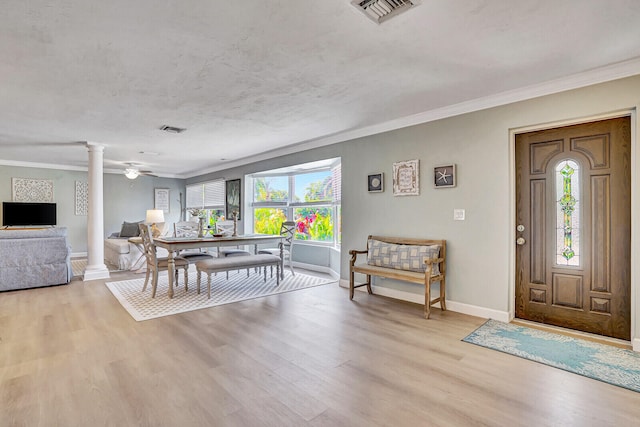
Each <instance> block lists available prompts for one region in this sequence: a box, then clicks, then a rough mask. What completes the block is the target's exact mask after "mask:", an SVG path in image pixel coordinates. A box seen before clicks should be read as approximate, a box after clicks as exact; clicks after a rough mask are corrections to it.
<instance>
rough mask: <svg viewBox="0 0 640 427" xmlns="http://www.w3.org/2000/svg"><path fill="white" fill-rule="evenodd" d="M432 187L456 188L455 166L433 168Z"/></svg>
mask: <svg viewBox="0 0 640 427" xmlns="http://www.w3.org/2000/svg"><path fill="white" fill-rule="evenodd" d="M433 186H434V187H435V188H450V187H455V186H456V165H445V166H436V167H434V168H433Z"/></svg>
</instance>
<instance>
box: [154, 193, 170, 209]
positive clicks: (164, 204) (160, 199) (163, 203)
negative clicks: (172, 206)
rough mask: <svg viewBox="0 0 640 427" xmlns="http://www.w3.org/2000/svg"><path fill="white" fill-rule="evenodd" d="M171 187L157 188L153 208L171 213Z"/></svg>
mask: <svg viewBox="0 0 640 427" xmlns="http://www.w3.org/2000/svg"><path fill="white" fill-rule="evenodd" d="M169 191H170V190H169V189H168V188H156V189H155V191H154V198H153V208H154V209H158V210H161V211H163V212H164V213H169Z"/></svg>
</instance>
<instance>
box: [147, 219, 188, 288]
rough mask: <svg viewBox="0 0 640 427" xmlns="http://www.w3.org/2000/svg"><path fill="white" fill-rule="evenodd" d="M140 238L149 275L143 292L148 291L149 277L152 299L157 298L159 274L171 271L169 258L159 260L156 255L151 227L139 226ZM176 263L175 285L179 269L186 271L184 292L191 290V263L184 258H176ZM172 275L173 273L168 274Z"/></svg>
mask: <svg viewBox="0 0 640 427" xmlns="http://www.w3.org/2000/svg"><path fill="white" fill-rule="evenodd" d="M139 227H140V237H141V238H142V246H143V248H144V256H145V258H146V259H147V273H146V276H145V278H144V286H143V287H142V292H144V291H145V290H146V289H147V283H149V277H151V298H155V297H156V289H157V287H158V272H159V271H163V270H168V269H169V259H168V258H167V257H161V258H159V257H158V256H157V255H156V245H155V244H154V243H153V237H152V236H151V227H150V226H149V225H148V224H139ZM173 259H174V262H175V266H176V267H175V272H174V273H175V275H176V277H175V283H176V284H177V283H178V269H179V268H182V269H184V290H185V291H187V290H189V287H188V286H189V273H188V271H189V262H188V261H187V260H186V259H184V258H182V257H179V256H177V257H174V258H173ZM167 273H168V274H172V273H171V272H167Z"/></svg>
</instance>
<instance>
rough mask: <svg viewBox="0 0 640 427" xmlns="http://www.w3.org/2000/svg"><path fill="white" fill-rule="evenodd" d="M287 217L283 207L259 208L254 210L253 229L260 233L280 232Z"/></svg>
mask: <svg viewBox="0 0 640 427" xmlns="http://www.w3.org/2000/svg"><path fill="white" fill-rule="evenodd" d="M286 220H287V217H286V215H285V213H284V211H283V210H282V209H275V208H259V209H254V211H253V221H254V222H253V229H254V231H255V232H256V233H260V234H280V226H281V225H282V223H283V222H284V221H286Z"/></svg>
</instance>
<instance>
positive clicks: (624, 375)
mask: <svg viewBox="0 0 640 427" xmlns="http://www.w3.org/2000/svg"><path fill="white" fill-rule="evenodd" d="M462 341H464V342H468V343H471V344H476V345H479V346H482V347H486V348H490V349H493V350H498V351H502V352H504V353H508V354H512V355H514V356H519V357H522V358H525V359H529V360H533V361H535V362H539V363H544V364H545V365H549V366H554V367H556V368H560V369H564V370H565V371H569V372H573V373H575V374H579V375H583V376H585V377H589V378H593V379H595V380H599V381H604V382H606V383H609V384H613V385H615V386H619V387H624V388H627V389H629V390H633V391H636V392H640V354H639V353H636V352H634V351H631V350H626V349H623V348H618V347H613V346H609V345H606V344H600V343H596V342H591V341H586V340H582V339H578V338H572V337H568V336H565V335H560V334H554V333H551V332H545V331H541V330H538V329H533V328H527V327H524V326H517V325H513V324H510V323H503V322H498V321H495V320H488V321H487V322H486V323H485V324H484V325H482V326H480V327H479V328H478V329H476V330H475V331H474V332H473V333H471V334H470V335H469V336H467V337H466V338H464V339H463V340H462Z"/></svg>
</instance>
